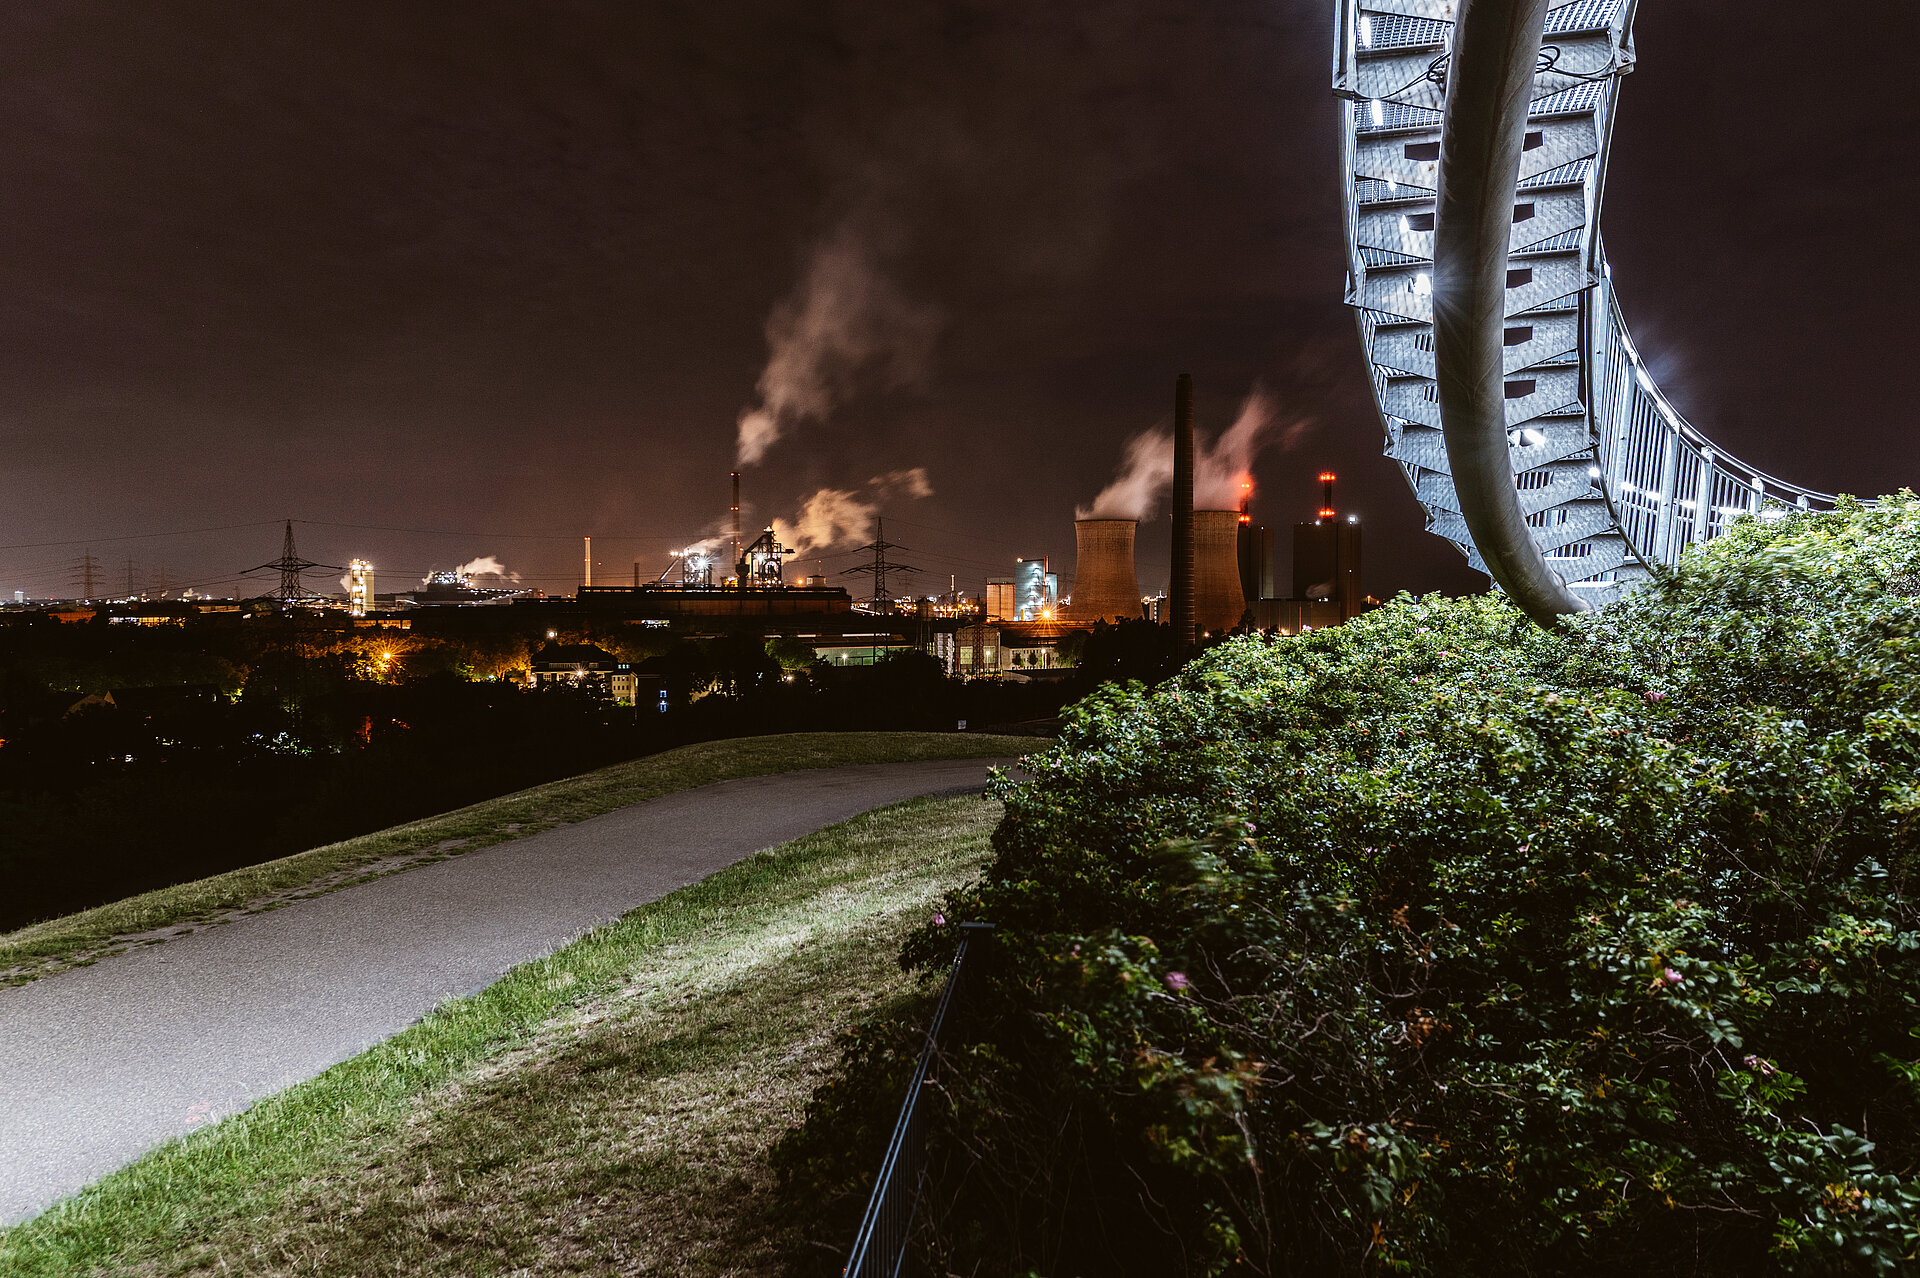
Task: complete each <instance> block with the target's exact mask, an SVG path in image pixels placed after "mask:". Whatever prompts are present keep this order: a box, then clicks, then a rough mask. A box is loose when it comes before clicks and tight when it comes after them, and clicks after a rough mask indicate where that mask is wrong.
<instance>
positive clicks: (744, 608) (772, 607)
mask: <svg viewBox="0 0 1920 1278" xmlns="http://www.w3.org/2000/svg"><path fill="white" fill-rule="evenodd" d="M577 598H578V601H579V603H580V605H581V606H582V607H584V608H588V609H590V610H592V611H594V612H601V613H611V614H614V615H618V616H623V617H632V618H635V619H642V618H644V619H650V620H661V621H678V620H682V619H692V618H710V619H721V618H727V617H743V618H744V617H805V616H815V615H823V616H824V615H832V614H835V613H845V612H852V611H853V596H851V595H849V594H848V593H847V592H846V591H845V590H842V589H841V588H840V587H838V586H824V585H823V586H778V587H774V588H771V589H768V588H763V587H758V586H748V587H746V588H744V589H741V588H738V587H731V586H682V585H663V584H659V583H653V584H647V585H640V586H582V587H580V593H579V595H578V596H577Z"/></svg>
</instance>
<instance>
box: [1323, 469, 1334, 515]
mask: <svg viewBox="0 0 1920 1278" xmlns="http://www.w3.org/2000/svg"><path fill="white" fill-rule="evenodd" d="M1333 481H1334V474H1333V472H1332V471H1330V470H1323V471H1321V472H1320V518H1322V519H1332V518H1333V517H1334V507H1333Z"/></svg>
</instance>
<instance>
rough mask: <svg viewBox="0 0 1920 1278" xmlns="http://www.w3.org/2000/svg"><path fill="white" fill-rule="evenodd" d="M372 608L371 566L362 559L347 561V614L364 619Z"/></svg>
mask: <svg viewBox="0 0 1920 1278" xmlns="http://www.w3.org/2000/svg"><path fill="white" fill-rule="evenodd" d="M372 607H374V595H373V565H372V564H370V563H368V562H367V561H366V560H364V559H349V560H348V561H347V612H348V614H349V615H350V616H354V617H364V616H366V615H367V609H369V608H372Z"/></svg>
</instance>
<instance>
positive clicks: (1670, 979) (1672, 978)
mask: <svg viewBox="0 0 1920 1278" xmlns="http://www.w3.org/2000/svg"><path fill="white" fill-rule="evenodd" d="M1660 976H1661V979H1663V980H1665V981H1666V983H1667V984H1669V985H1678V984H1680V983H1681V982H1682V981H1684V980H1686V979H1687V978H1686V977H1684V976H1682V975H1680V973H1678V972H1676V971H1674V970H1673V969H1672V968H1670V967H1669V968H1663V969H1662V970H1661V972H1660Z"/></svg>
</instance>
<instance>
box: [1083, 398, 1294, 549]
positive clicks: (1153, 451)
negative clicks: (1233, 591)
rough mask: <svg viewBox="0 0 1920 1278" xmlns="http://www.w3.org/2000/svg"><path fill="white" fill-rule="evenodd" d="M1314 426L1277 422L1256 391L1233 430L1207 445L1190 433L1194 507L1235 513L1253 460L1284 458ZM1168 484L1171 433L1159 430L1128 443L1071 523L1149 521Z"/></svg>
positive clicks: (1167, 429)
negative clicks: (1272, 455)
mask: <svg viewBox="0 0 1920 1278" xmlns="http://www.w3.org/2000/svg"><path fill="white" fill-rule="evenodd" d="M1312 424H1313V419H1312V418H1310V417H1296V418H1292V419H1290V420H1286V421H1284V422H1283V421H1282V419H1281V416H1280V412H1279V408H1278V406H1277V405H1276V404H1275V403H1274V401H1273V397H1272V396H1270V395H1268V394H1267V393H1266V391H1265V390H1263V389H1261V388H1260V387H1258V386H1256V387H1254V388H1253V390H1252V391H1251V392H1249V393H1248V395H1247V398H1246V399H1245V400H1244V401H1243V402H1242V403H1241V405H1240V415H1239V416H1238V417H1236V418H1235V419H1234V422H1233V425H1231V426H1229V427H1227V429H1226V430H1224V431H1222V432H1221V433H1220V437H1219V438H1218V439H1216V440H1214V441H1213V442H1211V443H1208V442H1207V441H1206V440H1205V439H1204V438H1201V437H1200V436H1199V434H1198V432H1197V431H1196V432H1195V439H1194V449H1193V454H1194V455H1193V504H1194V508H1195V509H1196V510H1235V509H1238V508H1239V505H1240V492H1241V489H1240V485H1241V484H1242V483H1244V482H1246V481H1248V480H1250V479H1251V477H1252V474H1253V463H1254V459H1255V458H1257V457H1258V456H1259V455H1260V454H1261V453H1263V452H1265V451H1266V450H1267V449H1269V448H1278V449H1279V451H1281V452H1286V451H1287V450H1289V449H1291V448H1292V447H1293V446H1294V445H1295V444H1297V443H1298V442H1299V441H1300V437H1301V436H1302V435H1304V434H1305V433H1306V431H1307V428H1308V427H1309V426H1311V425H1312ZM1172 484H1173V428H1172V427H1171V426H1168V425H1165V424H1162V425H1157V426H1153V427H1150V428H1148V429H1147V430H1144V431H1142V432H1140V434H1138V435H1135V436H1134V437H1133V438H1132V439H1131V440H1129V441H1127V451H1126V456H1125V457H1124V458H1122V459H1121V463H1120V471H1119V474H1118V476H1117V477H1116V478H1115V479H1114V481H1113V482H1112V483H1110V484H1108V485H1107V486H1106V487H1105V488H1103V489H1101V490H1100V495H1099V496H1098V497H1095V498H1094V499H1093V503H1092V504H1091V505H1087V506H1081V507H1078V508H1076V509H1075V511H1074V518H1075V519H1140V520H1146V519H1152V518H1154V517H1155V516H1157V515H1158V514H1159V503H1160V499H1161V497H1162V495H1163V494H1165V492H1166V491H1167V489H1168V488H1169V487H1171V486H1172Z"/></svg>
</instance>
